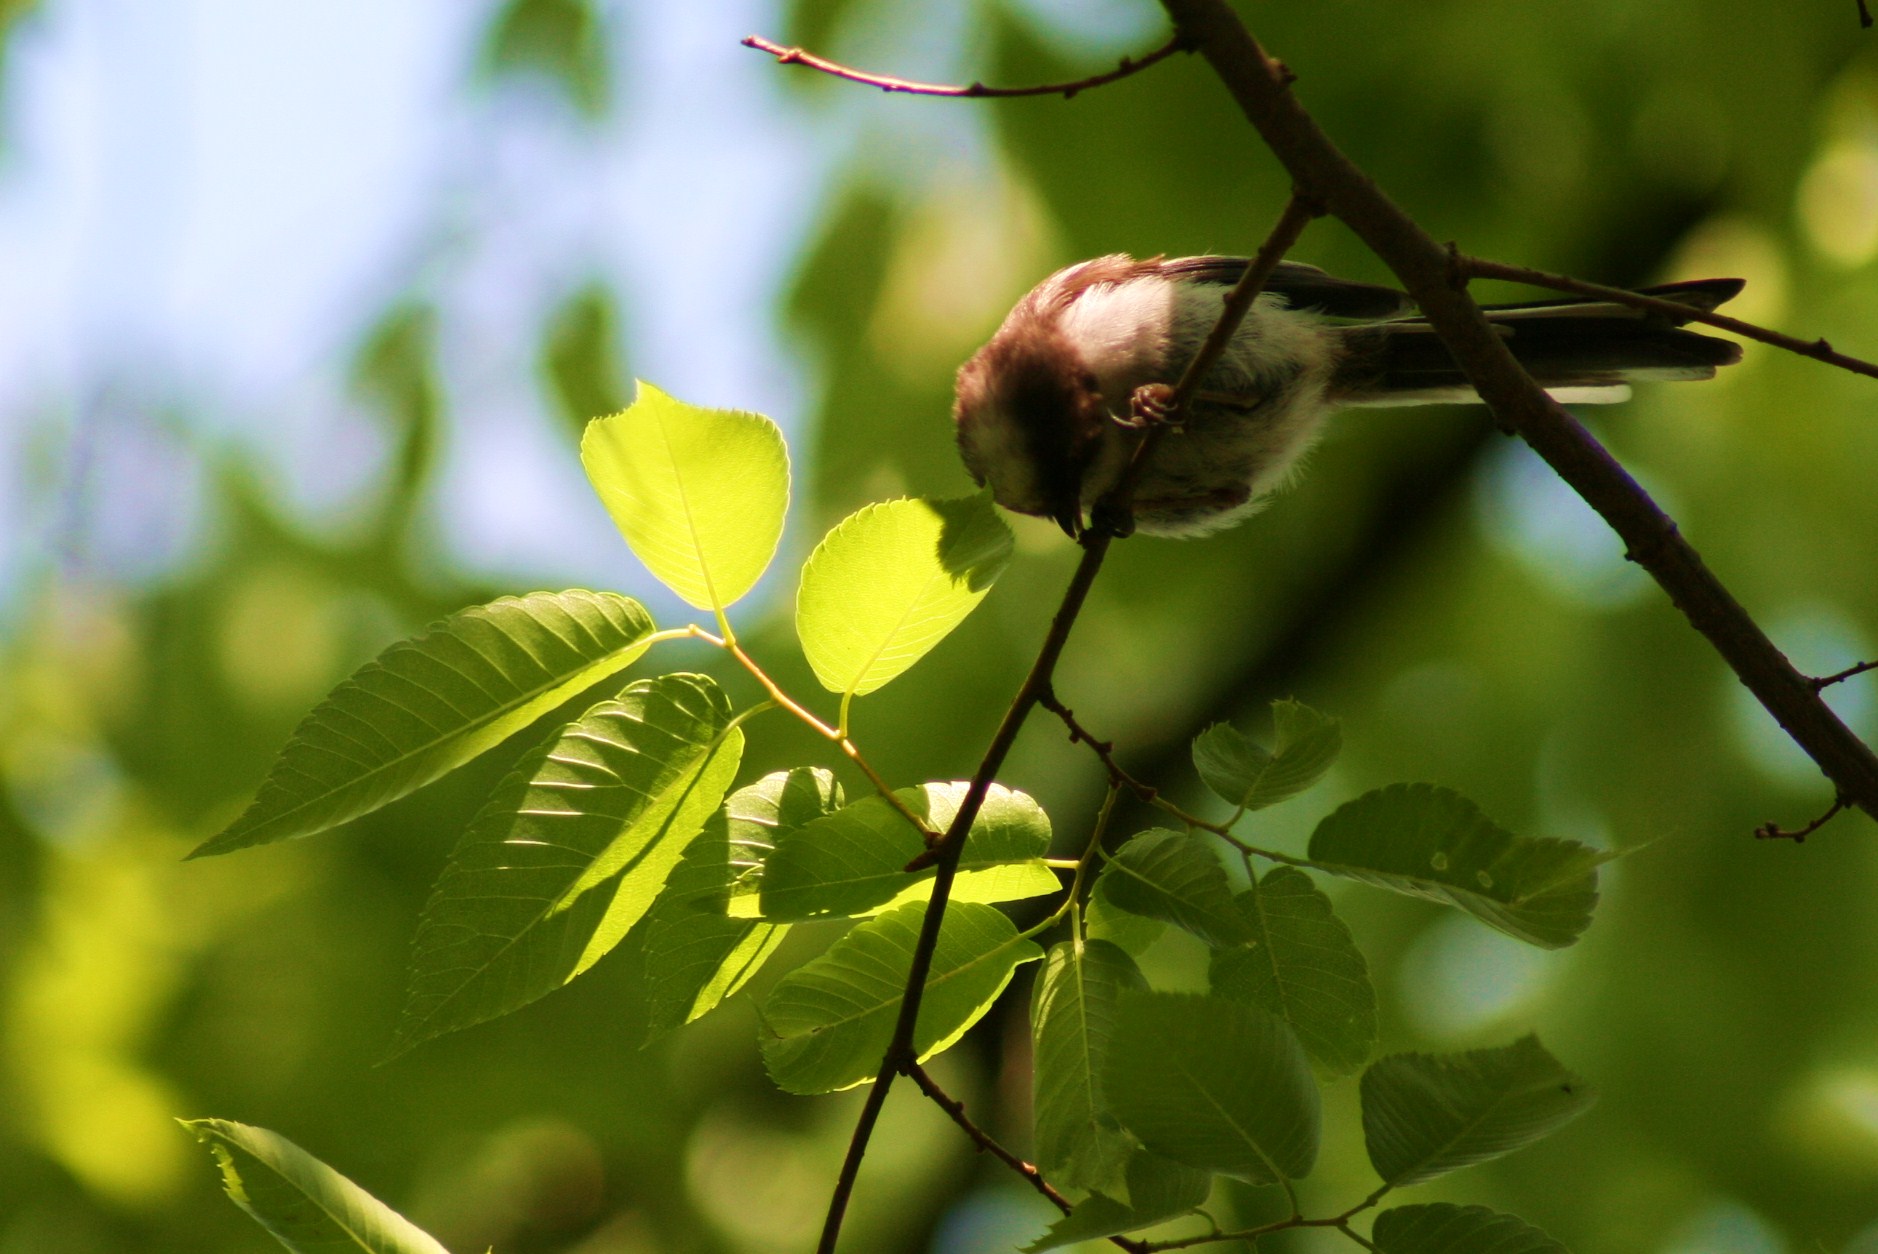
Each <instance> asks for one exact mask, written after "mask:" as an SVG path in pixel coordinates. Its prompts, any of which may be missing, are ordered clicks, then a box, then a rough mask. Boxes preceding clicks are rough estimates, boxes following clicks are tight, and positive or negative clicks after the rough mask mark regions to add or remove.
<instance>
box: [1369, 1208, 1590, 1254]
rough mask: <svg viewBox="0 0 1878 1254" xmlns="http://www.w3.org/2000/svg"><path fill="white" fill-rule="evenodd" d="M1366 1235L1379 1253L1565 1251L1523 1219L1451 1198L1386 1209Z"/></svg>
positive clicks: (1550, 1253)
mask: <svg viewBox="0 0 1878 1254" xmlns="http://www.w3.org/2000/svg"><path fill="white" fill-rule="evenodd" d="M1369 1239H1370V1241H1371V1242H1372V1243H1373V1244H1374V1246H1375V1248H1376V1249H1378V1250H1380V1251H1381V1252H1382V1254H1570V1251H1568V1250H1567V1249H1566V1248H1565V1247H1564V1246H1563V1245H1560V1244H1559V1243H1558V1242H1557V1241H1554V1240H1553V1239H1552V1238H1551V1237H1548V1236H1547V1235H1546V1234H1545V1233H1543V1232H1541V1231H1539V1230H1538V1229H1537V1228H1535V1227H1533V1226H1532V1225H1531V1224H1529V1223H1527V1222H1526V1221H1525V1220H1523V1219H1515V1218H1514V1217H1513V1216H1511V1215H1503V1214H1501V1213H1500V1212H1499V1211H1493V1210H1488V1209H1487V1208H1486V1207H1484V1206H1456V1205H1454V1204H1453V1203H1452V1202H1432V1203H1429V1204H1427V1205H1422V1206H1398V1207H1396V1208H1395V1209H1394V1210H1386V1211H1384V1212H1383V1213H1382V1214H1380V1215H1378V1216H1376V1226H1375V1227H1374V1228H1373V1229H1372V1230H1371V1232H1370V1234H1369Z"/></svg>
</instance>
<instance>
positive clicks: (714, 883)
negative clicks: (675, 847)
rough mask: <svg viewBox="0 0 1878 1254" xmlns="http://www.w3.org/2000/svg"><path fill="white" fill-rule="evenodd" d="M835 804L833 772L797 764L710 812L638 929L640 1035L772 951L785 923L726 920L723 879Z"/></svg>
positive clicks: (717, 991)
mask: <svg viewBox="0 0 1878 1254" xmlns="http://www.w3.org/2000/svg"><path fill="white" fill-rule="evenodd" d="M841 804H842V794H841V785H840V784H839V783H837V782H836V781H835V777H834V775H833V774H831V773H830V772H828V771H826V770H824V769H822V768H821V767H806V766H804V767H797V768H796V769H795V770H793V771H777V772H775V773H774V774H770V775H765V776H764V777H763V778H762V779H760V780H758V781H757V782H756V783H754V784H751V785H749V786H748V787H745V788H739V789H738V790H737V791H736V792H734V793H732V794H731V795H730V797H729V798H728V799H727V800H726V801H725V802H724V805H723V808H722V809H720V810H718V811H717V812H716V813H715V814H713V815H712V816H711V819H710V821H709V822H707V823H706V824H705V826H704V830H703V831H702V832H700V833H699V834H698V836H697V837H696V838H695V839H694V840H693V841H692V842H691V844H690V845H689V846H688V847H687V848H686V850H685V856H684V857H683V858H682V859H680V860H679V863H678V865H677V866H676V867H675V868H673V870H672V874H671V878H670V879H668V880H667V881H666V883H665V891H664V892H662V893H660V894H659V899H658V901H657V902H656V903H655V904H654V905H653V907H652V909H651V911H650V912H649V913H648V914H647V915H646V918H645V923H644V925H643V926H644V927H645V980H646V995H647V999H648V1001H649V1006H648V1010H647V1015H646V1033H647V1038H648V1039H651V1038H652V1037H654V1036H657V1035H658V1034H660V1033H662V1032H666V1031H669V1030H670V1029H672V1028H675V1027H677V1026H679V1025H680V1024H682V1023H689V1022H691V1021H692V1020H693V1019H696V1018H698V1017H699V1016H701V1015H703V1014H705V1013H706V1012H708V1011H710V1010H711V1009H712V1008H713V1007H715V1006H716V1005H717V1004H718V1003H719V1002H721V1001H723V1000H724V999H725V998H726V997H729V996H730V995H731V994H732V993H734V992H736V991H737V989H738V988H740V987H742V985H743V984H744V982H745V981H747V980H748V979H749V978H750V977H751V976H752V975H754V974H756V971H757V969H758V968H759V967H761V966H762V964H763V963H764V961H766V960H767V959H768V958H769V956H770V954H772V953H774V952H775V949H776V946H777V945H779V944H781V943H782V938H783V936H784V935H785V934H786V933H787V932H788V931H789V928H788V926H787V925H785V924H776V923H768V922H763V921H760V920H756V919H733V918H728V917H726V913H727V908H728V906H729V903H730V893H731V887H732V884H733V883H734V882H735V881H736V879H737V878H738V876H739V874H741V873H744V872H747V871H749V870H751V869H752V867H753V866H754V869H756V870H759V871H760V870H761V859H762V858H763V857H764V856H765V855H766V854H767V853H768V852H769V849H770V847H771V845H772V844H773V843H774V841H775V839H776V836H777V835H778V834H779V833H782V832H788V831H791V830H793V829H795V828H797V827H800V826H802V825H803V824H805V823H809V822H812V821H814V820H815V819H818V818H820V817H822V816H823V815H824V814H829V813H832V812H833V811H834V810H836V809H839V808H840V806H841Z"/></svg>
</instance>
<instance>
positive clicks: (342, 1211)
mask: <svg viewBox="0 0 1878 1254" xmlns="http://www.w3.org/2000/svg"><path fill="white" fill-rule="evenodd" d="M179 1122H181V1123H182V1125H183V1127H185V1128H187V1129H189V1131H190V1133H191V1134H193V1135H194V1136H195V1138H196V1140H198V1141H200V1142H202V1143H203V1144H204V1145H206V1146H208V1147H209V1152H210V1153H212V1154H214V1155H215V1160H216V1162H217V1163H218V1164H219V1165H220V1167H221V1169H222V1187H223V1188H224V1189H225V1190H227V1192H228V1196H229V1198H230V1200H232V1201H233V1202H234V1203H235V1205H237V1206H239V1207H241V1209H243V1210H245V1211H247V1212H248V1213H249V1214H250V1215H252V1216H254V1218H255V1221H256V1222H257V1223H259V1224H260V1225H261V1226H262V1227H263V1228H266V1229H267V1230H268V1231H269V1232H270V1233H272V1234H273V1235H274V1239H275V1240H277V1241H279V1242H280V1243H281V1244H282V1245H284V1246H286V1247H287V1248H288V1249H290V1250H294V1251H297V1252H298V1254H329V1252H331V1251H337V1250H359V1251H362V1252H364V1254H449V1251H448V1250H446V1249H444V1248H443V1246H442V1245H441V1244H439V1243H438V1242H437V1241H436V1239H435V1238H433V1237H431V1236H430V1235H429V1234H427V1233H425V1232H424V1231H423V1230H422V1229H420V1228H418V1226H417V1225H416V1224H413V1223H412V1222H411V1221H410V1220H408V1219H406V1218H405V1217H404V1216H402V1215H400V1214H398V1212H396V1211H394V1210H392V1209H391V1208H390V1207H389V1206H387V1205H385V1204H384V1203H383V1202H381V1201H379V1200H378V1199H377V1198H375V1197H373V1196H372V1195H371V1194H370V1193H367V1192H366V1191H365V1190H364V1189H361V1188H360V1187H359V1186H358V1185H356V1184H354V1183H352V1181H350V1180H348V1179H346V1178H345V1177H344V1176H342V1175H340V1174H339V1173H338V1172H336V1171H334V1170H333V1169H332V1168H331V1167H328V1166H327V1165H326V1164H325V1163H323V1162H321V1161H320V1160H319V1159H317V1158H315V1157H313V1155H311V1154H309V1153H307V1152H306V1151H305V1150H303V1149H301V1148H300V1147H299V1146H298V1145H295V1144H294V1143H293V1142H292V1141H289V1140H288V1139H287V1138H286V1137H284V1136H281V1135H279V1134H278V1133H274V1132H269V1131H268V1130H267V1129H266V1128H254V1127H249V1126H248V1125H247V1124H244V1123H234V1122H231V1121H229V1120H227V1119H184V1120H180V1121H179Z"/></svg>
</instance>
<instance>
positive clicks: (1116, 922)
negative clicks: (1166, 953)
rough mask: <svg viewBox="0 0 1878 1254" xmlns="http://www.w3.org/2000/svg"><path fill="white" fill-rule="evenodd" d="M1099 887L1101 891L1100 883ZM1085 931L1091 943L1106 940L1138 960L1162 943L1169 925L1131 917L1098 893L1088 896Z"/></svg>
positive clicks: (1084, 914) (1083, 919)
mask: <svg viewBox="0 0 1878 1254" xmlns="http://www.w3.org/2000/svg"><path fill="white" fill-rule="evenodd" d="M1096 887H1097V889H1098V890H1100V888H1101V881H1100V880H1098V881H1097V883H1096ZM1082 929H1083V934H1084V935H1085V936H1087V937H1088V938H1089V939H1090V940H1105V941H1108V942H1109V943H1110V944H1112V945H1119V946H1121V947H1122V948H1123V949H1125V950H1127V951H1128V952H1129V953H1131V954H1133V955H1134V956H1135V957H1137V958H1139V957H1140V956H1141V955H1142V954H1145V953H1146V952H1148V947H1149V946H1150V945H1152V944H1154V942H1155V941H1157V940H1159V939H1161V934H1162V933H1163V932H1165V931H1167V924H1165V923H1163V922H1162V921H1161V920H1159V919H1150V918H1146V917H1144V916H1142V915H1139V914H1130V913H1129V912H1128V911H1126V910H1123V909H1122V908H1121V907H1119V906H1116V905H1113V904H1112V903H1110V901H1109V899H1108V894H1107V893H1105V892H1101V891H1096V892H1092V893H1090V894H1089V900H1088V902H1086V903H1085V904H1084V906H1083V909H1082Z"/></svg>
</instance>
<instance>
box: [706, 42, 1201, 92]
mask: <svg viewBox="0 0 1878 1254" xmlns="http://www.w3.org/2000/svg"><path fill="white" fill-rule="evenodd" d="M743 46H744V47H746V48H755V49H756V50H757V51H758V52H767V53H769V54H770V55H771V56H773V57H775V58H776V60H777V61H779V62H781V63H782V64H784V65H804V66H807V67H808V68H809V69H811V70H819V71H821V72H822V73H823V74H829V75H833V76H834V77H835V78H844V79H846V80H847V81H849V82H850V83H865V84H866V85H867V86H869V87H878V88H880V90H882V91H899V92H906V93H908V94H910V95H915V96H955V97H962V98H965V99H979V100H990V99H1008V98H1010V97H1013V96H1061V97H1063V99H1065V100H1072V99H1074V98H1075V96H1076V93H1078V92H1084V91H1088V90H1089V89H1090V88H1092V87H1103V86H1106V85H1107V84H1109V83H1113V82H1118V81H1120V80H1121V79H1124V78H1127V77H1128V76H1129V75H1131V74H1139V73H1140V72H1141V71H1143V70H1145V69H1147V68H1148V67H1149V66H1151V65H1154V64H1157V63H1158V62H1161V61H1165V60H1166V59H1167V58H1169V57H1171V56H1173V55H1174V54H1175V53H1176V52H1189V51H1191V50H1192V46H1191V45H1190V44H1188V43H1187V42H1186V41H1185V40H1184V39H1182V38H1181V37H1180V36H1179V35H1175V36H1174V37H1173V38H1172V39H1170V40H1168V41H1167V42H1166V43H1164V44H1162V45H1161V46H1160V47H1159V48H1156V49H1155V50H1154V51H1153V52H1150V53H1148V54H1147V55H1146V56H1142V57H1123V58H1122V61H1121V64H1120V65H1118V66H1116V67H1115V68H1114V69H1112V70H1108V71H1105V72H1103V73H1101V74H1091V75H1090V76H1089V77H1088V78H1079V79H1076V80H1075V81H1074V82H1069V83H1038V84H1036V85H1034V86H1031V87H987V86H985V85H984V84H983V83H969V84H967V85H965V86H963V87H958V86H953V85H950V84H946V83H919V82H915V81H913V80H912V79H908V78H895V77H893V76H892V75H889V74H869V73H867V72H866V71H865V70H856V69H853V68H851V67H849V66H845V65H841V64H839V63H838V62H834V61H830V60H828V59H827V58H826V57H818V56H816V55H815V54H814V53H812V52H809V51H807V50H806V49H803V48H785V47H783V46H782V45H781V44H778V43H773V42H771V41H770V40H767V39H765V38H763V37H762V36H761V35H750V36H748V37H746V38H745V39H744V40H743Z"/></svg>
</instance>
